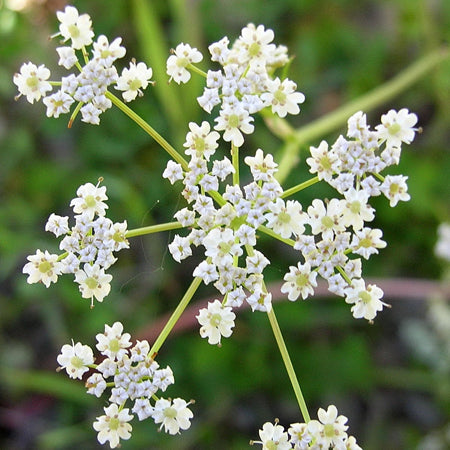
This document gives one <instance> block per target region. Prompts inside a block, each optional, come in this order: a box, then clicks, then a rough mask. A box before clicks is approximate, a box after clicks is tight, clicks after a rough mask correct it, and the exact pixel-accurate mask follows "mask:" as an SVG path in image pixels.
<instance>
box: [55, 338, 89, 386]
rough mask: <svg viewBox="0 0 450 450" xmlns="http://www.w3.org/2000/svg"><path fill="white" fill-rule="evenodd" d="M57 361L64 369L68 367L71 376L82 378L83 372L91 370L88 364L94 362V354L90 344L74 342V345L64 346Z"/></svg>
mask: <svg viewBox="0 0 450 450" xmlns="http://www.w3.org/2000/svg"><path fill="white" fill-rule="evenodd" d="M57 361H58V364H59V365H60V366H61V367H62V368H63V369H66V372H67V375H69V377H70V378H78V379H80V380H81V377H82V376H83V374H84V373H85V372H87V371H88V370H89V367H88V366H89V365H90V364H94V354H93V352H92V349H91V348H90V347H89V346H88V345H83V344H81V343H80V342H77V343H76V344H74V343H73V342H72V345H69V344H65V345H63V346H62V348H61V353H60V354H59V355H58V358H57Z"/></svg>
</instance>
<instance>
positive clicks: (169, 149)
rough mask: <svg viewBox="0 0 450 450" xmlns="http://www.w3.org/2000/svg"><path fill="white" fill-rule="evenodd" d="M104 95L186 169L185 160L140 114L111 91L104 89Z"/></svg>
mask: <svg viewBox="0 0 450 450" xmlns="http://www.w3.org/2000/svg"><path fill="white" fill-rule="evenodd" d="M105 95H106V97H107V98H109V99H110V100H111V101H112V103H113V104H114V105H115V106H117V107H118V108H119V109H120V110H121V111H122V112H123V113H125V114H126V115H127V116H128V117H129V118H130V119H131V120H133V121H134V122H136V123H137V124H138V125H139V126H140V127H141V128H142V129H143V130H144V131H145V132H146V133H148V134H149V135H150V136H151V137H152V138H153V139H154V140H155V141H156V142H157V143H158V144H159V145H160V146H161V147H162V148H163V149H164V150H165V151H166V152H167V153H168V154H169V155H170V156H171V157H172V158H173V159H174V160H175V161H176V162H177V163H179V164H181V166H182V167H183V169H184V170H187V168H188V163H187V161H186V160H185V159H184V158H183V157H182V156H181V155H180V154H179V153H178V152H177V151H176V150H175V149H174V148H173V147H172V146H171V145H170V144H169V143H168V142H167V141H166V140H165V139H164V138H163V137H162V136H161V135H160V134H159V133H158V132H157V131H156V130H155V129H154V128H152V127H151V126H150V125H149V124H148V123H147V122H146V121H145V120H144V119H143V118H142V117H141V116H139V115H138V114H136V113H135V112H134V111H133V110H132V109H131V108H129V107H128V106H127V105H126V104H125V103H124V102H122V100H120V99H119V98H118V97H116V96H115V95H114V94H112V93H111V92H109V91H106V94H105Z"/></svg>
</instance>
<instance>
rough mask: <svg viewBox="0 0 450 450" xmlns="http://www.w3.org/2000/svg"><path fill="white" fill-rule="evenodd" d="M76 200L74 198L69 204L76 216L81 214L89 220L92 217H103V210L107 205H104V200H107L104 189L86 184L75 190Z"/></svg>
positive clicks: (103, 187)
mask: <svg viewBox="0 0 450 450" xmlns="http://www.w3.org/2000/svg"><path fill="white" fill-rule="evenodd" d="M77 196H78V198H74V199H73V200H72V201H71V202H70V206H72V207H73V212H74V213H76V214H83V215H85V216H86V217H88V218H89V219H90V220H92V219H93V218H94V215H95V214H97V215H98V216H104V215H105V209H107V208H108V205H107V204H106V203H104V200H108V197H107V196H106V187H105V186H101V187H99V186H98V185H97V186H94V185H93V184H92V183H86V184H83V185H82V186H80V187H79V188H78V189H77Z"/></svg>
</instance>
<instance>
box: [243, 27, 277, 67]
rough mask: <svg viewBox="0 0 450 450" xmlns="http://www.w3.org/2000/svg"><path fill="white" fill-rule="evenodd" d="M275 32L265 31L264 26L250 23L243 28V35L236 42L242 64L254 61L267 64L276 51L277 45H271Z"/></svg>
mask: <svg viewBox="0 0 450 450" xmlns="http://www.w3.org/2000/svg"><path fill="white" fill-rule="evenodd" d="M274 36H275V35H274V32H273V30H271V29H267V30H265V29H264V25H258V27H255V25H254V24H252V23H249V24H248V25H247V26H246V27H244V28H242V30H241V35H240V36H239V39H238V40H237V41H236V43H235V46H234V49H237V50H238V60H239V62H241V63H242V64H245V63H246V62H247V61H249V60H252V59H257V60H262V62H265V60H267V59H268V58H269V57H270V55H271V53H272V52H273V51H274V50H275V45H274V44H271V42H272V41H273V38H274Z"/></svg>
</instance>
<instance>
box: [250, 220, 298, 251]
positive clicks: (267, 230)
mask: <svg viewBox="0 0 450 450" xmlns="http://www.w3.org/2000/svg"><path fill="white" fill-rule="evenodd" d="M258 231H261V232H263V233H264V234H267V235H268V236H270V237H273V238H275V239H277V240H278V241H281V242H284V243H285V244H287V245H290V246H291V247H293V246H294V244H295V241H294V240H292V239H286V238H282V237H281V236H280V235H279V234H277V233H275V231H273V230H271V229H270V228H267V227H266V226H264V225H260V226H259V227H258Z"/></svg>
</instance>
